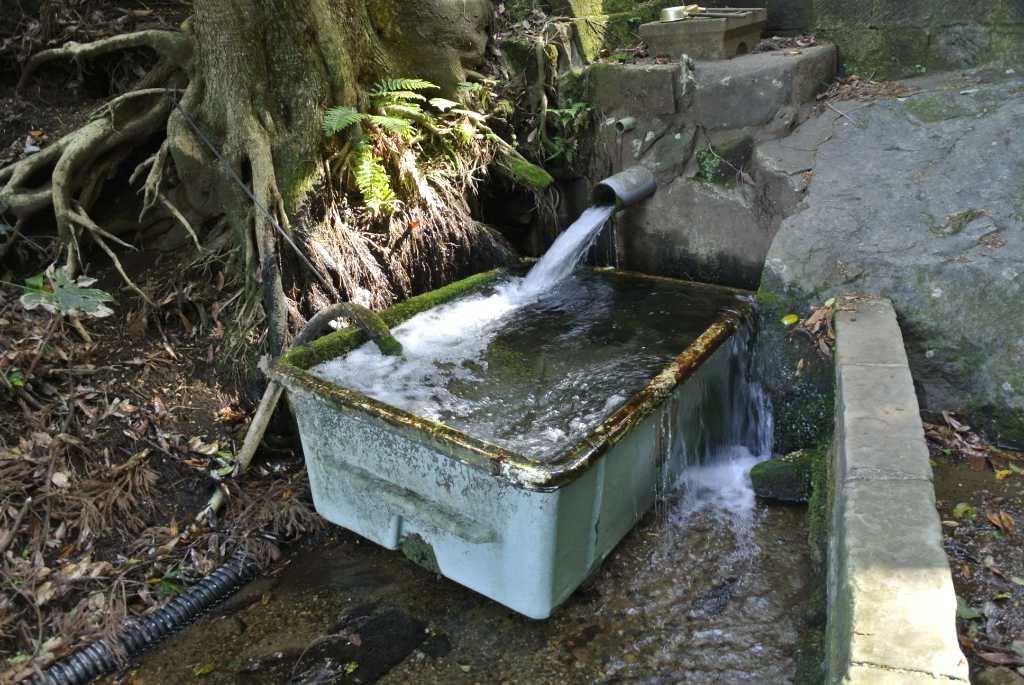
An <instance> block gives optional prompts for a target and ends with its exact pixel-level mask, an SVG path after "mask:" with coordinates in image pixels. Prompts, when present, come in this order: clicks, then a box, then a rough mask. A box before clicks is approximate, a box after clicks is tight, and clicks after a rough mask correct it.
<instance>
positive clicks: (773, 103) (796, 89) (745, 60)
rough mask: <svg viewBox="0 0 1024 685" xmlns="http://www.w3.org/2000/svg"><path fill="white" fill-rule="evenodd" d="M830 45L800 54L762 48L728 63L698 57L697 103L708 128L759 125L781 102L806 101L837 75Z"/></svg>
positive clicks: (834, 57)
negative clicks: (755, 52) (771, 51)
mask: <svg viewBox="0 0 1024 685" xmlns="http://www.w3.org/2000/svg"><path fill="white" fill-rule="evenodd" d="M835 67H836V53H835V48H834V47H833V46H831V45H819V46H816V47H813V48H807V49H804V50H802V51H801V52H800V54H798V55H786V54H778V53H761V54H756V55H746V56H744V57H738V58H736V59H734V60H729V61H727V62H707V61H699V62H697V83H698V88H697V107H698V111H699V115H700V119H701V121H702V122H703V123H704V125H705V126H706V127H707V128H709V129H734V128H746V127H754V126H762V125H764V124H767V123H769V122H770V121H772V120H773V119H774V117H775V115H776V113H777V112H778V111H779V110H780V109H782V108H783V107H786V106H789V105H794V104H797V105H799V104H801V103H804V102H810V101H812V100H813V99H814V94H815V93H816V92H817V90H818V89H819V88H820V87H821V86H822V85H823V84H825V83H827V82H828V81H830V80H831V79H832V77H833V76H834V75H835Z"/></svg>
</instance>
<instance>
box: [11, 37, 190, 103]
mask: <svg viewBox="0 0 1024 685" xmlns="http://www.w3.org/2000/svg"><path fill="white" fill-rule="evenodd" d="M131 48H151V49H152V50H154V51H155V52H156V53H157V54H158V55H160V57H162V58H163V59H164V60H166V61H168V62H170V63H172V64H178V65H184V64H185V63H186V62H187V61H188V59H189V56H190V54H191V51H192V45H191V43H190V42H189V39H188V37H187V36H186V35H185V34H183V33H179V32H177V31H156V30H150V31H138V32H136V33H126V34H123V35H120V36H112V37H110V38H104V39H103V40H98V41H95V42H93V43H76V42H71V43H68V44H67V45H63V46H61V47H59V48H53V49H51V50H43V51H42V52H40V53H37V54H36V55H34V56H33V57H32V59H31V60H29V62H28V64H27V65H26V66H25V70H24V71H23V72H22V73H21V79H20V80H19V81H18V88H17V89H18V91H21V90H23V89H24V87H25V86H26V85H27V84H28V82H29V80H30V79H31V78H32V75H33V74H34V73H35V72H36V70H37V69H38V68H39V67H41V66H42V65H44V64H46V63H47V62H52V61H54V60H58V59H72V60H75V61H77V60H80V59H88V58H91V57H98V56H100V55H106V54H110V53H112V52H118V51H120V50H128V49H131Z"/></svg>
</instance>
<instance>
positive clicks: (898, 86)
mask: <svg viewBox="0 0 1024 685" xmlns="http://www.w3.org/2000/svg"><path fill="white" fill-rule="evenodd" d="M916 92H917V89H916V88H912V87H910V86H908V85H906V84H904V83H900V82H898V81H875V80H873V79H869V78H864V77H863V76H857V75H856V74H853V75H850V76H843V77H840V78H838V79H836V80H835V81H834V82H833V83H832V85H831V86H829V88H828V90H826V91H825V92H824V93H821V94H819V95H818V102H820V103H822V106H825V104H826V103H830V102H840V101H849V100H879V99H882V98H898V97H905V96H907V95H912V94H913V93H916Z"/></svg>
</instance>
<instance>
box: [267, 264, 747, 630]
mask: <svg viewBox="0 0 1024 685" xmlns="http://www.w3.org/2000/svg"><path fill="white" fill-rule="evenodd" d="M500 276H501V272H500V271H498V272H489V273H485V274H478V275H476V276H473V277H470V278H468V279H465V280H462V281H459V282H457V283H454V284H451V285H449V286H446V287H444V288H441V289H440V290H436V291H433V292H431V293H427V294H425V295H421V296H418V297H414V298H412V299H410V300H408V301H406V302H403V303H401V304H398V305H396V306H394V307H392V308H391V309H389V310H387V311H385V312H383V313H382V318H383V319H384V320H385V322H386V323H387V324H388V325H389V326H391V327H395V326H398V325H399V324H400V323H402V322H404V321H406V320H408V319H409V318H411V317H412V316H413V315H415V314H417V313H418V312H420V311H425V310H426V309H430V308H433V307H436V306H438V305H440V304H442V303H445V302H448V301H450V300H452V299H454V298H457V297H460V296H464V295H467V294H470V293H473V292H476V291H479V290H480V289H482V288H486V287H488V286H489V285H491V284H493V283H494V282H495V280H496V279H497V278H499V277H500ZM612 277H615V278H620V277H624V276H621V275H620V276H612ZM629 277H631V278H638V279H648V280H651V279H653V277H646V276H639V275H634V276H629ZM657 280H660V281H661V282H663V283H665V284H666V285H665V287H668V285H667V284H669V283H672V284H678V283H681V282H679V281H672V280H671V279H657ZM673 287H675V286H673ZM687 287H690V288H694V289H706V290H705V291H702V292H708V293H709V296H716V295H714V294H713V293H712V291H714V293H717V297H718V298H719V299H720V300H721V299H724V297H723V293H726V292H727V295H728V301H729V302H734V303H735V304H734V305H733V306H731V307H729V308H726V309H722V310H718V309H715V310H714V311H716V312H718V313H716V314H714V315H713V316H711V317H709V320H710V325H707V327H706V329H704V330H703V333H701V334H700V335H698V336H697V337H696V339H694V340H693V341H692V342H691V343H690V344H689V345H688V346H686V347H685V349H681V350H679V354H678V356H677V357H676V358H675V359H674V360H672V361H671V362H670V363H669V364H668V365H667V366H665V367H664V368H663V369H662V370H661V372H660V373H658V374H657V375H656V376H655V377H654V378H652V379H650V381H649V382H648V383H647V385H646V386H645V387H643V388H642V389H641V390H640V391H639V392H638V393H636V394H635V395H633V396H632V397H631V398H629V399H628V400H626V401H625V402H624V403H623V404H622V405H620V407H619V408H618V409H617V410H615V411H614V412H613V413H612V414H611V415H610V416H608V417H607V418H606V419H605V420H604V421H603V422H602V423H600V424H599V425H598V426H597V427H596V428H594V429H592V430H591V431H590V432H589V434H587V435H585V437H584V438H583V439H581V440H579V441H578V442H576V443H575V444H572V445H571V446H570V447H569V448H567V449H565V450H564V451H562V452H560V453H559V454H558V455H557V456H556V457H554V458H548V459H546V460H540V459H537V458H533V457H531V455H529V454H517V453H515V452H513V451H511V450H509V449H504V448H502V447H499V446H497V445H495V444H492V443H489V442H487V441H484V440H481V439H479V438H477V437H474V436H472V435H467V434H465V433H463V432H461V431H459V430H456V429H455V428H453V427H451V426H448V425H445V424H443V423H439V422H436V421H433V420H429V419H425V418H422V417H419V416H416V415H414V414H412V413H410V412H408V411H405V410H402V409H399V408H397V407H393V406H389V405H387V404H384V403H382V402H379V401H377V400H375V399H372V398H371V397H369V396H367V395H365V394H362V393H360V392H356V391H354V390H351V389H348V388H345V387H342V386H341V385H338V384H335V383H332V382H329V381H327V380H324V379H323V378H321V377H319V376H317V375H314V374H313V373H311V372H310V369H311V368H312V367H314V366H316V365H318V364H320V363H322V362H325V361H327V360H330V359H334V358H337V357H339V356H342V355H345V354H347V353H348V352H349V351H351V350H353V349H355V348H357V347H358V346H360V345H362V344H363V343H365V342H366V341H367V338H366V337H365V334H364V333H363V332H362V331H361V330H359V329H356V328H348V329H343V330H339V331H337V332H334V333H331V334H329V335H327V336H325V337H323V338H320V339H319V340H316V341H314V342H313V343H312V344H310V345H308V346H304V347H300V348H297V349H295V350H293V351H291V352H289V353H288V354H286V355H284V356H283V357H282V358H281V360H280V361H279V362H278V363H277V364H276V365H275V367H274V369H273V371H272V376H273V378H274V379H275V380H277V381H279V382H280V383H281V384H283V385H284V386H285V387H286V388H287V390H288V396H289V399H290V402H291V404H292V407H293V410H294V414H295V416H296V419H297V422H298V428H299V434H300V437H301V441H302V446H303V449H304V452H305V458H306V464H307V467H308V471H309V481H310V485H311V488H312V494H313V500H314V503H315V505H316V509H317V511H318V512H319V513H320V514H321V515H322V516H323V517H324V518H326V519H327V520H329V521H332V522H333V523H336V524H338V525H341V526H344V527H345V528H348V529H349V530H352V531H354V532H356V533H358V534H359V535H361V536H363V537H365V538H367V539H369V540H372V541H373V542H376V543H377V544H379V545H382V546H384V547H386V548H389V549H401V550H402V551H403V552H404V553H405V554H406V556H408V557H410V558H411V559H412V560H413V561H416V562H417V563H419V564H420V565H423V566H425V567H427V568H430V569H432V570H434V571H436V572H437V573H440V574H442V575H444V576H446V577H448V578H450V579H452V580H454V581H456V582H458V583H460V584H462V585H464V586H466V587H468V588H471V589H473V590H475V591H477V592H479V593H481V594H483V595H486V596H487V597H490V598H492V599H494V600H495V601H497V602H500V603H501V604H504V605H505V606H507V607H509V608H511V609H514V610H515V611H517V612H519V613H521V614H524V615H526V616H529V617H531V618H536V619H543V618H546V617H548V616H549V615H550V614H551V612H552V610H553V609H554V608H555V607H557V606H558V605H559V604H560V603H562V602H563V601H565V600H566V599H567V598H568V597H569V595H570V594H572V592H573V591H574V590H575V589H576V588H577V587H578V586H579V585H580V584H581V583H582V582H583V581H584V580H586V578H587V577H588V576H589V575H590V574H591V573H592V572H593V571H594V570H595V569H596V568H597V567H598V566H599V565H600V563H601V562H602V560H603V559H604V558H605V557H606V556H607V555H608V554H609V553H610V552H611V551H612V549H613V548H614V547H615V546H616V544H617V543H618V542H619V541H620V540H621V539H622V538H623V536H625V535H626V533H627V532H629V530H630V529H631V528H632V527H633V526H634V525H635V524H636V523H637V521H639V520H640V518H641V517H642V516H643V515H644V514H645V513H646V512H647V511H648V510H649V509H650V508H651V507H652V506H653V505H654V503H655V500H656V497H657V495H658V490H659V486H660V485H662V484H666V483H670V482H672V481H673V480H674V479H675V478H676V477H677V476H678V474H679V472H680V470H681V469H682V468H683V467H684V466H685V462H686V461H687V460H690V461H692V460H694V459H698V460H699V458H700V455H701V454H702V453H704V452H706V450H707V446H708V445H711V444H714V443H715V442H716V441H717V440H718V439H719V438H720V436H719V435H718V433H719V432H722V431H725V430H726V428H725V425H724V424H725V422H726V419H725V418H722V416H723V415H724V414H725V413H727V412H725V411H723V408H724V407H727V406H728V397H727V396H725V395H726V393H728V392H729V386H730V382H729V376H730V373H735V371H734V370H733V371H731V370H730V369H735V364H731V363H730V360H731V352H730V347H731V346H730V345H729V344H727V343H728V341H729V340H730V338H732V337H733V334H734V332H735V331H736V330H737V327H738V326H740V324H741V321H742V319H743V317H744V316H745V313H746V305H744V304H743V303H742V302H741V301H740V300H738V299H736V294H737V293H738V291H732V290H728V289H722V288H718V287H716V286H703V285H696V284H692V285H689V286H687ZM716 417H717V418H716ZM720 424H721V425H720Z"/></svg>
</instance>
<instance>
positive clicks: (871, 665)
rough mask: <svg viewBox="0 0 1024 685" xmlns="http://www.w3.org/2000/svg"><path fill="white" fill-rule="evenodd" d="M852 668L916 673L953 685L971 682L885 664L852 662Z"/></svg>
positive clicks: (956, 677)
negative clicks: (944, 680)
mask: <svg viewBox="0 0 1024 685" xmlns="http://www.w3.org/2000/svg"><path fill="white" fill-rule="evenodd" d="M850 665H851V666H860V667H862V668H873V669H876V670H879V671H889V672H890V673H915V674H918V675H926V676H928V677H929V678H935V679H938V678H944V679H946V680H948V681H950V682H952V683H969V682H970V680H968V679H967V678H960V677H958V676H955V675H950V674H948V673H936V672H935V671H925V670H921V669H917V668H902V667H898V666H887V665H885V664H876V663H874V662H872V661H853V660H851V661H850Z"/></svg>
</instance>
